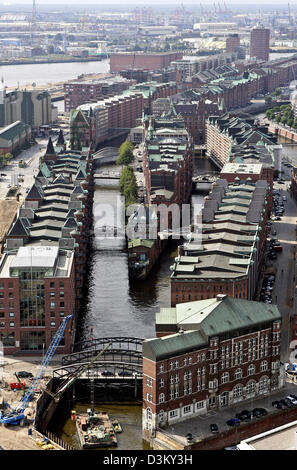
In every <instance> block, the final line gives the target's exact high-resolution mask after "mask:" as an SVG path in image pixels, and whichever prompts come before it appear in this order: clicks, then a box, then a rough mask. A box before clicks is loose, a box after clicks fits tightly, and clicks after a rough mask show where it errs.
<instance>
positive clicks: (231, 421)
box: [226, 418, 240, 426]
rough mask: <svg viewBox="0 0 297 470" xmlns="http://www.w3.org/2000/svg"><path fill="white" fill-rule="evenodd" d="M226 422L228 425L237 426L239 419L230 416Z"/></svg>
mask: <svg viewBox="0 0 297 470" xmlns="http://www.w3.org/2000/svg"><path fill="white" fill-rule="evenodd" d="M226 424H227V425H228V426H239V425H240V421H239V419H237V418H231V419H229V420H228V421H226Z"/></svg>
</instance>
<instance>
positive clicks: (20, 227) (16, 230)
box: [7, 217, 29, 237]
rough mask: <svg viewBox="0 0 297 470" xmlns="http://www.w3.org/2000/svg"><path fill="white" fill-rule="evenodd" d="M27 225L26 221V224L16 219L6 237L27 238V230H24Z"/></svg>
mask: <svg viewBox="0 0 297 470" xmlns="http://www.w3.org/2000/svg"><path fill="white" fill-rule="evenodd" d="M26 225H28V221H27V222H26V223H24V222H23V220H22V219H21V218H20V217H18V218H17V220H16V221H15V223H14V224H13V226H12V227H11V229H10V231H9V232H8V234H7V236H8V237H27V236H28V235H29V233H28V230H27V228H26Z"/></svg>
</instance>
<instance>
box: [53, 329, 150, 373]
mask: <svg viewBox="0 0 297 470" xmlns="http://www.w3.org/2000/svg"><path fill="white" fill-rule="evenodd" d="M110 343H111V344H110ZM142 343H143V339H142V338H134V337H126V336H115V337H108V338H97V339H90V340H88V341H82V342H79V343H76V344H75V345H74V350H75V351H74V352H73V353H72V354H68V355H66V356H63V358H62V367H58V368H56V369H54V371H53V378H56V379H67V378H70V377H71V376H73V374H75V371H77V370H78V369H81V368H82V367H84V366H87V365H88V364H89V363H90V362H91V361H92V360H94V359H95V358H96V356H97V355H98V354H99V353H100V352H101V351H102V350H103V349H104V348H106V347H107V346H108V345H109V344H110V346H109V347H108V348H107V349H106V351H104V352H103V353H102V355H101V356H99V357H98V359H96V360H95V361H94V362H92V364H90V366H89V367H87V368H86V370H85V372H84V373H83V374H82V375H81V376H80V378H81V379H89V378H96V379H102V380H104V381H106V380H107V381H114V380H115V379H116V380H126V379H127V378H133V377H142Z"/></svg>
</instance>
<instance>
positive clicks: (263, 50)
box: [250, 25, 270, 61]
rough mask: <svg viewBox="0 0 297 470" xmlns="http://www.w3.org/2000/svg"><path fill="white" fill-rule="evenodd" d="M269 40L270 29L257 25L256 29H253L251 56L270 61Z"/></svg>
mask: <svg viewBox="0 0 297 470" xmlns="http://www.w3.org/2000/svg"><path fill="white" fill-rule="evenodd" d="M269 40H270V29H269V28H264V26H262V25H257V26H256V27H255V28H253V29H252V30H251V35H250V56H251V57H256V58H257V59H262V60H265V61H268V60H269Z"/></svg>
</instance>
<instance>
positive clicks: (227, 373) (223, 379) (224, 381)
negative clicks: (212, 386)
mask: <svg viewBox="0 0 297 470" xmlns="http://www.w3.org/2000/svg"><path fill="white" fill-rule="evenodd" d="M221 381H222V384H225V383H227V382H229V372H224V373H223V375H222V378H221Z"/></svg>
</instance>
